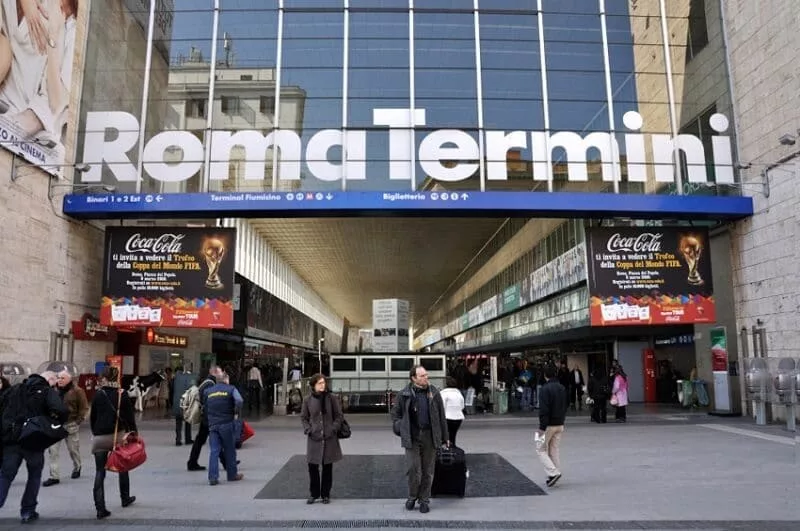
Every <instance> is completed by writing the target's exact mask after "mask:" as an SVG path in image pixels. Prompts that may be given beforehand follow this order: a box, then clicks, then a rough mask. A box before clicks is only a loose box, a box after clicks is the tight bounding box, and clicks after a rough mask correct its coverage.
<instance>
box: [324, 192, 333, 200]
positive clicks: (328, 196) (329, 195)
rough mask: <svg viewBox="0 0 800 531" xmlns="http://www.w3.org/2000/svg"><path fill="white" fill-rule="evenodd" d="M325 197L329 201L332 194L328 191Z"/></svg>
mask: <svg viewBox="0 0 800 531" xmlns="http://www.w3.org/2000/svg"><path fill="white" fill-rule="evenodd" d="M325 199H327V200H328V201H330V200H331V199H333V194H332V193H330V192H329V193H328V195H326V196H325Z"/></svg>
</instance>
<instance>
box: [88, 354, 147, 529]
mask: <svg viewBox="0 0 800 531" xmlns="http://www.w3.org/2000/svg"><path fill="white" fill-rule="evenodd" d="M98 381H99V384H100V387H101V388H100V389H98V390H97V393H95V395H94V400H92V413H91V415H90V426H91V429H92V435H93V437H92V453H93V454H94V463H95V467H96V471H95V475H94V506H95V508H96V509H97V519H98V520H101V519H103V518H107V517H109V516H111V513H110V512H109V511H108V510H107V509H106V497H105V479H106V462H107V461H108V454H109V453H111V450H113V449H114V429H115V426H116V425H117V415H118V414H119V429H118V431H117V440H119V439H121V438H122V436H123V435H124V434H125V433H128V432H134V433H135V432H136V418H135V416H134V411H133V403H132V402H131V399H130V398H129V397H128V393H126V392H124V391H123V390H122V389H120V388H119V384H118V383H117V382H119V369H117V368H116V367H106V368H105V370H103V373H102V374H101V375H100V378H99V379H98ZM117 404H119V411H118V410H117ZM130 490H131V483H130V478H129V476H128V473H127V472H119V495H120V498H121V500H122V506H123V507H127V506H129V505H130V504H132V503H133V502H135V501H136V496H131V492H130Z"/></svg>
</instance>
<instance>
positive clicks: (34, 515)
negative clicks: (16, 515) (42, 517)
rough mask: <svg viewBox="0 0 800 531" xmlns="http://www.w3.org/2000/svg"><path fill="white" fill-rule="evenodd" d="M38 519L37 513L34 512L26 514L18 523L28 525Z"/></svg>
mask: <svg viewBox="0 0 800 531" xmlns="http://www.w3.org/2000/svg"><path fill="white" fill-rule="evenodd" d="M38 519H39V513H37V512H36V511H33V512H32V513H30V514H26V515H25V516H23V517H22V518H21V519H20V522H21V523H23V524H30V523H31V522H35V521H36V520H38Z"/></svg>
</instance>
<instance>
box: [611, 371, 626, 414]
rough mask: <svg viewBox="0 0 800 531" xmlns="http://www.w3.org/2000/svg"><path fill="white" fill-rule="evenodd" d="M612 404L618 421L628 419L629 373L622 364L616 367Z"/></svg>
mask: <svg viewBox="0 0 800 531" xmlns="http://www.w3.org/2000/svg"><path fill="white" fill-rule="evenodd" d="M611 405H612V406H614V408H615V410H614V418H615V419H616V421H617V422H620V423H624V422H627V421H628V375H627V374H625V370H624V369H623V368H622V365H617V367H616V368H615V369H614V385H613V387H612V388H611Z"/></svg>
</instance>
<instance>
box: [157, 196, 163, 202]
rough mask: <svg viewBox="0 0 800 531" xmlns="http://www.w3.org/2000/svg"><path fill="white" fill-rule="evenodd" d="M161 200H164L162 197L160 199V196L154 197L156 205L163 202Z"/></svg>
mask: <svg viewBox="0 0 800 531" xmlns="http://www.w3.org/2000/svg"><path fill="white" fill-rule="evenodd" d="M163 200H164V198H163V197H161V196H160V195H157V196H156V203H160V202H161V201H163Z"/></svg>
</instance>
